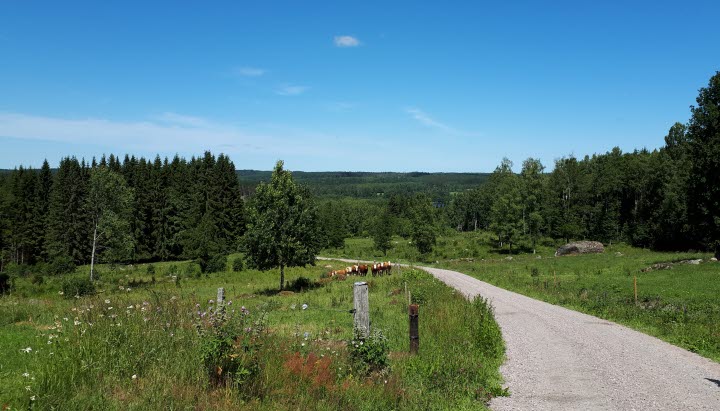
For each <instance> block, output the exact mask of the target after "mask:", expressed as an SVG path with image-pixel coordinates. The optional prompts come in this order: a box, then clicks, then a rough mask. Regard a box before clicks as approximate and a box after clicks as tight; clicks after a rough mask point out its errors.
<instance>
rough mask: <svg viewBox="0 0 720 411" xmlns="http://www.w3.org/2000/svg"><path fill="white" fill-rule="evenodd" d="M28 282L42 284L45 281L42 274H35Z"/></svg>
mask: <svg viewBox="0 0 720 411" xmlns="http://www.w3.org/2000/svg"><path fill="white" fill-rule="evenodd" d="M30 282H32V283H33V284H35V285H42V284H43V283H44V282H45V277H43V276H42V274H35V275H33V276H32V279H31V280H30Z"/></svg>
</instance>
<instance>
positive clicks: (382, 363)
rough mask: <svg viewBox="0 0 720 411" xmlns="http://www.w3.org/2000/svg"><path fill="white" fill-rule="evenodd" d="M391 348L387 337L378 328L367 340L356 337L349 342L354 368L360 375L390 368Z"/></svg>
mask: <svg viewBox="0 0 720 411" xmlns="http://www.w3.org/2000/svg"><path fill="white" fill-rule="evenodd" d="M389 347H390V346H389V344H388V340H387V337H385V335H384V334H383V333H382V331H381V330H379V329H377V328H375V329H373V330H372V332H371V333H370V335H369V336H368V338H365V339H363V338H360V337H359V336H358V335H355V338H353V340H351V341H349V342H348V352H349V354H350V361H351V363H352V367H353V368H354V369H355V371H357V372H358V373H360V374H367V373H368V372H372V371H381V370H383V369H384V368H386V367H387V366H388V351H389V350H390V348H389Z"/></svg>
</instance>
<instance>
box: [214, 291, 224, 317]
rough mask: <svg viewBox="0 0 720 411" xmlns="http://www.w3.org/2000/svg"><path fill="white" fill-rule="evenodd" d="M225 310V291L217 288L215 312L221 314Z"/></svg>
mask: <svg viewBox="0 0 720 411" xmlns="http://www.w3.org/2000/svg"><path fill="white" fill-rule="evenodd" d="M224 310H225V289H224V288H222V287H220V288H218V293H217V299H216V300H215V311H216V312H219V313H222V312H223V311H224Z"/></svg>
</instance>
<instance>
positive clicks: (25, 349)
mask: <svg viewBox="0 0 720 411" xmlns="http://www.w3.org/2000/svg"><path fill="white" fill-rule="evenodd" d="M20 351H25V352H26V353H30V351H32V348H30V347H27V348H23V349H22V350H20Z"/></svg>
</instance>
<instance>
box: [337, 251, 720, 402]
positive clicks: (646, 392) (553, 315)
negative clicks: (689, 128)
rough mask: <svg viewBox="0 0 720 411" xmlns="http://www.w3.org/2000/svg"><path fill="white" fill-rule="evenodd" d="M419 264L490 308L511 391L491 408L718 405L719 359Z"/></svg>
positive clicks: (719, 397)
mask: <svg viewBox="0 0 720 411" xmlns="http://www.w3.org/2000/svg"><path fill="white" fill-rule="evenodd" d="M347 261H350V260H347ZM419 268H422V269H423V270H426V271H428V272H429V273H431V274H432V275H434V276H435V277H436V278H438V279H440V280H441V281H443V282H445V283H446V284H448V285H449V286H451V287H454V288H455V289H457V290H459V291H460V292H462V293H464V294H465V295H467V296H468V297H474V296H476V295H481V296H483V297H485V298H487V299H489V300H490V301H491V302H492V305H493V306H494V307H495V317H496V319H497V321H498V323H499V324H500V327H501V328H502V332H503V338H504V339H505V344H506V347H507V361H506V363H505V364H504V365H503V366H502V368H501V369H500V371H501V372H502V374H503V376H504V377H505V382H506V386H507V387H508V388H509V389H510V393H511V395H510V397H503V398H495V399H493V400H492V402H491V403H490V407H491V408H492V409H493V410H720V364H717V363H714V362H712V361H710V360H708V359H706V358H703V357H700V356H699V355H696V354H693V353H691V352H689V351H686V350H683V349H681V348H678V347H675V346H673V345H670V344H668V343H665V342H663V341H661V340H658V339H657V338H654V337H650V336H648V335H645V334H642V333H640V332H637V331H634V330H631V329H629V328H627V327H623V326H621V325H618V324H615V323H612V322H609V321H606V320H602V319H600V318H597V317H592V316H589V315H586V314H582V313H579V312H576V311H572V310H568V309H566V308H562V307H558V306H555V305H552V304H548V303H545V302H542V301H538V300H535V299H532V298H529V297H525V296H523V295H520V294H517V293H513V292H510V291H507V290H503V289H501V288H498V287H495V286H492V285H490V284H487V283H484V282H482V281H479V280H477V279H474V278H472V277H470V276H467V275H465V274H461V273H458V272H455V271H450V270H443V269H438V268H430V267H419Z"/></svg>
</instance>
